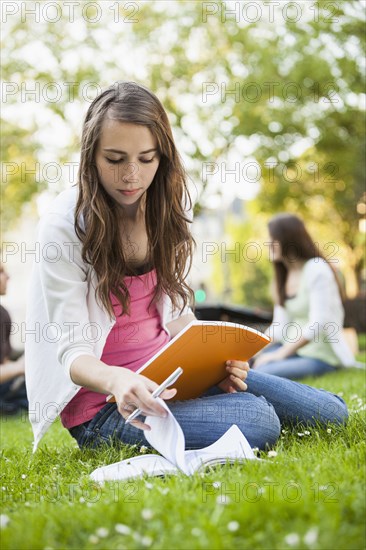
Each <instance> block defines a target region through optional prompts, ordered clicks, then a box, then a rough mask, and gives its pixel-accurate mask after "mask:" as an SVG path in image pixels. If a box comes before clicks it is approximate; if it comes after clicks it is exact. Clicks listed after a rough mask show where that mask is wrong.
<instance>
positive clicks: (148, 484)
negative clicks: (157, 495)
mask: <svg viewBox="0 0 366 550" xmlns="http://www.w3.org/2000/svg"><path fill="white" fill-rule="evenodd" d="M145 487H146V489H149V491H150V489H152V488H153V487H154V485H153V484H152V483H150V481H146V483H145Z"/></svg>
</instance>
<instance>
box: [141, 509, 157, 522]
mask: <svg viewBox="0 0 366 550" xmlns="http://www.w3.org/2000/svg"><path fill="white" fill-rule="evenodd" d="M141 517H142V519H144V520H145V521H149V520H150V519H152V518H153V517H154V512H153V511H152V510H150V508H144V509H143V510H142V511H141Z"/></svg>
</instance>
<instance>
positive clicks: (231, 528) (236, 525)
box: [227, 521, 240, 533]
mask: <svg viewBox="0 0 366 550" xmlns="http://www.w3.org/2000/svg"><path fill="white" fill-rule="evenodd" d="M239 527H240V525H239V523H238V522H237V521H230V522H229V523H228V524H227V530H228V531H231V532H232V533H234V532H235V531H237V530H238V529H239Z"/></svg>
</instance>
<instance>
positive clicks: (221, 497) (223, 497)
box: [216, 495, 231, 505]
mask: <svg viewBox="0 0 366 550" xmlns="http://www.w3.org/2000/svg"><path fill="white" fill-rule="evenodd" d="M230 502H231V498H230V497H229V496H227V495H219V496H218V497H217V498H216V503H217V504H223V505H226V504H230Z"/></svg>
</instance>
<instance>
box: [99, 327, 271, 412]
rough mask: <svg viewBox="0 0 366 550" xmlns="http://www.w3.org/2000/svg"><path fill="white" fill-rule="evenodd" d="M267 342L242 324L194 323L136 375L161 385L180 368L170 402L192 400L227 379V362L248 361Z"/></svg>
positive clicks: (267, 340)
mask: <svg viewBox="0 0 366 550" xmlns="http://www.w3.org/2000/svg"><path fill="white" fill-rule="evenodd" d="M270 342H271V339H270V338H269V337H268V336H266V335H265V334H263V333H262V332H259V331H258V330H255V329H253V328H249V327H246V326H244V325H239V324H235V323H228V322H222V321H197V320H196V321H192V322H191V323H190V324H189V325H187V326H186V327H185V328H184V329H183V330H182V331H181V332H180V333H179V334H177V336H175V337H174V338H172V340H170V341H169V342H168V343H167V344H166V345H165V346H164V347H163V348H162V349H161V350H160V351H158V353H156V354H155V355H154V356H153V357H152V358H151V359H150V360H149V361H148V362H147V363H145V365H143V366H142V367H141V368H140V369H139V370H138V371H137V373H138V374H143V375H144V376H146V377H147V378H150V379H151V380H154V382H156V383H157V384H161V383H162V382H163V381H164V380H165V379H166V378H167V377H168V376H169V375H170V374H171V373H172V372H173V371H174V370H175V369H176V368H177V367H182V369H183V374H182V375H181V376H180V377H179V379H178V380H177V382H176V383H175V384H173V386H172V387H174V388H177V394H176V395H175V397H174V398H173V399H172V401H174V400H182V399H193V398H195V397H199V396H200V395H201V394H202V393H203V392H205V391H206V390H208V389H209V388H210V387H211V386H214V385H215V384H218V383H219V382H221V381H222V380H223V379H224V378H226V376H227V372H226V370H225V362H226V361H227V360H229V359H237V360H240V361H248V359H250V358H251V357H253V355H255V354H256V353H257V352H258V351H260V350H261V349H262V348H264V347H265V346H266V345H267V344H269V343H270ZM113 400H114V398H111V399H109V401H113Z"/></svg>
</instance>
